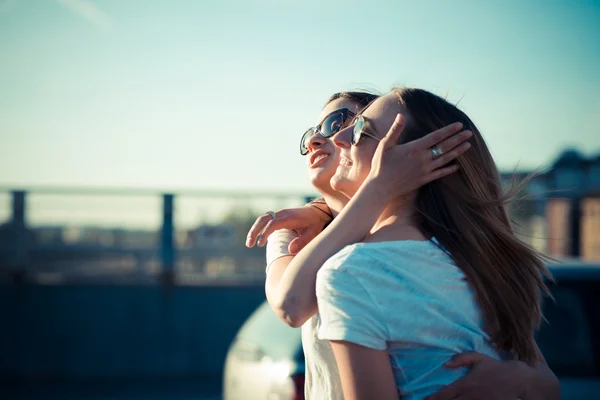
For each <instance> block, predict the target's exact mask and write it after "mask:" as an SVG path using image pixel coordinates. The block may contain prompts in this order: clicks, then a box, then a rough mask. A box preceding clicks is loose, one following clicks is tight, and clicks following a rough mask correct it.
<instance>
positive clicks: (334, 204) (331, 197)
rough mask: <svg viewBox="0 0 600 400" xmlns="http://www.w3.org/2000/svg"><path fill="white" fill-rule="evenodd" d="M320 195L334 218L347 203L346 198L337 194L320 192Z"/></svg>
mask: <svg viewBox="0 0 600 400" xmlns="http://www.w3.org/2000/svg"><path fill="white" fill-rule="evenodd" d="M321 194H322V195H323V198H324V199H325V202H326V203H327V206H329V210H330V211H331V213H332V214H333V216H334V217H337V215H338V214H339V213H340V211H342V209H343V208H344V206H345V205H346V204H347V203H348V200H349V199H348V198H347V197H346V196H344V195H343V194H341V193H339V192H333V193H324V192H321Z"/></svg>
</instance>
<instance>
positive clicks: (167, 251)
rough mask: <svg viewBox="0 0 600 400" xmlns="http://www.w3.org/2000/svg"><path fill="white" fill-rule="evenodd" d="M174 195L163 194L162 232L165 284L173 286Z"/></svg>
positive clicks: (161, 242) (162, 260) (162, 263)
mask: <svg viewBox="0 0 600 400" xmlns="http://www.w3.org/2000/svg"><path fill="white" fill-rule="evenodd" d="M174 197H175V196H174V195H173V194H163V223H162V230H161V241H160V249H161V255H160V258H161V266H162V279H163V283H168V284H172V283H173V281H174V277H175V235H174V224H173V209H174Z"/></svg>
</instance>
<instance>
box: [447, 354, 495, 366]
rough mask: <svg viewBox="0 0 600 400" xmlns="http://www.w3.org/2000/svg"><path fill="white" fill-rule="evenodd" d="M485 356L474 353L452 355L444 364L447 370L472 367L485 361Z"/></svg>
mask: <svg viewBox="0 0 600 400" xmlns="http://www.w3.org/2000/svg"><path fill="white" fill-rule="evenodd" d="M486 357H487V356H486V355H484V354H481V353H477V352H474V351H471V352H468V353H461V354H456V355H454V356H453V357H452V358H451V359H450V360H448V361H446V362H445V363H444V366H446V367H447V368H459V367H472V366H473V365H475V364H477V363H479V362H481V361H483V360H485V358H486Z"/></svg>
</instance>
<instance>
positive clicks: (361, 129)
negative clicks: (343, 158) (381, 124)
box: [351, 115, 381, 146]
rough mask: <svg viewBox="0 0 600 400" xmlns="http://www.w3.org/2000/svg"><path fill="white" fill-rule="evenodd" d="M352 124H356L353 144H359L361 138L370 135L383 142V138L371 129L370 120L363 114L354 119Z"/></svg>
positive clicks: (353, 132)
mask: <svg viewBox="0 0 600 400" xmlns="http://www.w3.org/2000/svg"><path fill="white" fill-rule="evenodd" d="M352 125H354V130H353V131H352V141H351V143H352V145H353V146H356V145H357V144H358V142H359V141H360V138H361V137H363V135H364V136H368V137H370V138H372V139H375V140H377V141H378V142H381V139H379V138H378V137H377V136H375V135H374V134H373V133H372V132H373V130H371V129H370V128H369V125H370V123H369V121H367V120H366V119H365V117H363V116H362V115H359V116H358V117H356V118H354V120H352ZM367 130H369V131H370V132H368V131H367Z"/></svg>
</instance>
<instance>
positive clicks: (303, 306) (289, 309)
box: [265, 116, 471, 327]
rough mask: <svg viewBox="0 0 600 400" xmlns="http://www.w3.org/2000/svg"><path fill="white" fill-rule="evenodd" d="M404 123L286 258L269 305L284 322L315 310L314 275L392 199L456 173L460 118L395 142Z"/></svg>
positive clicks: (297, 322) (461, 142)
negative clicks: (354, 187) (331, 214)
mask: <svg viewBox="0 0 600 400" xmlns="http://www.w3.org/2000/svg"><path fill="white" fill-rule="evenodd" d="M403 127H404V119H403V118H402V117H401V116H399V118H398V119H397V120H396V122H395V123H394V124H393V126H392V127H391V128H390V131H389V132H388V134H387V135H386V137H385V138H384V139H383V140H382V141H381V142H380V144H379V147H378V150H377V152H378V153H376V157H375V158H374V163H376V165H375V164H374V165H373V168H372V170H371V174H370V175H369V178H367V179H366V180H365V182H364V183H363V185H362V186H361V188H360V189H359V190H358V192H357V193H356V195H355V196H354V197H353V198H352V199H351V200H350V202H349V203H348V204H347V205H346V207H345V208H344V209H343V210H342V212H341V213H340V214H339V215H338V217H336V218H335V219H334V220H333V222H332V223H331V224H330V225H329V226H328V227H327V228H326V229H325V230H323V231H322V232H321V233H320V234H319V235H317V236H316V237H315V239H313V240H312V241H311V242H310V243H308V244H307V245H306V247H304V248H303V249H302V250H300V251H299V252H298V253H297V254H296V255H295V256H294V257H293V258H289V259H288V261H289V263H288V264H287V265H286V266H285V268H281V270H282V272H281V275H280V276H277V277H275V278H277V279H274V281H275V282H277V283H276V289H274V290H273V291H272V292H271V293H270V304H271V306H272V307H273V310H274V311H275V313H276V314H277V315H278V316H279V317H280V318H281V319H282V320H283V321H284V322H285V323H287V324H288V325H290V326H292V327H299V326H302V324H304V322H306V320H308V319H309V318H310V317H311V316H312V315H314V314H315V312H316V311H317V299H316V295H315V289H314V288H315V281H316V275H317V272H318V270H319V269H320V268H321V266H322V265H323V264H324V263H325V261H327V259H328V258H329V257H331V256H332V255H334V254H335V253H337V252H338V251H340V250H341V249H342V248H344V247H345V246H347V245H349V244H353V243H356V242H359V241H361V240H362V239H363V238H364V237H365V236H366V235H367V233H368V232H369V231H370V229H371V228H372V227H373V225H374V224H375V222H376V221H377V219H378V218H379V216H380V215H381V213H382V211H383V210H384V208H385V206H386V205H387V204H388V202H389V201H390V200H391V199H393V198H396V197H398V196H402V195H404V194H406V193H410V192H412V191H413V190H415V188H418V187H420V186H422V185H424V184H426V183H428V182H431V181H433V180H435V179H438V178H441V177H443V176H446V175H449V174H451V173H453V172H455V171H456V169H457V167H456V166H446V165H447V164H448V163H449V162H450V161H452V160H454V159H455V158H456V157H458V156H459V155H460V154H462V153H464V152H465V151H466V150H467V149H468V148H469V144H468V143H465V141H466V140H467V139H468V138H469V137H470V136H471V133H470V132H469V131H463V132H461V133H459V134H456V132H458V131H460V129H461V128H462V125H461V124H458V123H456V124H452V125H449V126H447V127H444V128H442V129H439V130H437V131H435V132H433V133H430V134H429V135H427V136H425V137H423V138H422V139H419V140H415V141H413V142H410V143H407V144H404V145H396V143H397V139H398V136H399V135H400V132H401V131H402V129H403ZM436 144H437V146H438V147H440V148H441V149H442V150H443V152H444V155H443V156H441V157H439V158H436V159H435V160H433V159H432V156H431V147H432V146H434V145H436ZM392 188H393V189H392ZM268 225H269V224H267V227H266V228H265V229H268ZM282 263H283V261H282Z"/></svg>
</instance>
